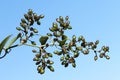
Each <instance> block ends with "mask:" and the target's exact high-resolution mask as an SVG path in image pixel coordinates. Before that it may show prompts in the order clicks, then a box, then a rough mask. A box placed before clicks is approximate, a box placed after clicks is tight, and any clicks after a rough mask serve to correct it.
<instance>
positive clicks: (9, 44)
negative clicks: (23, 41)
mask: <svg viewBox="0 0 120 80" xmlns="http://www.w3.org/2000/svg"><path fill="white" fill-rule="evenodd" d="M20 36H21V33H19V34H18V35H17V36H16V37H14V38H13V39H12V40H11V41H10V42H9V43H8V45H7V46H6V49H7V48H9V47H10V46H11V45H12V44H13V43H14V42H15V41H16V40H17V39H18V38H19V37H20Z"/></svg>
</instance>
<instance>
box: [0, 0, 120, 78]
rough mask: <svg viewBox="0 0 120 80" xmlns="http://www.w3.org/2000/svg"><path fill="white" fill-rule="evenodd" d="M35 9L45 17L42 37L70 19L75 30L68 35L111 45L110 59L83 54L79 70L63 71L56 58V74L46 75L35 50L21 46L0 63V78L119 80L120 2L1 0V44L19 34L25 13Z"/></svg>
mask: <svg viewBox="0 0 120 80" xmlns="http://www.w3.org/2000/svg"><path fill="white" fill-rule="evenodd" d="M28 9H33V10H34V11H35V12H36V13H38V14H44V15H45V18H44V19H43V20H42V21H41V22H42V25H41V27H40V29H41V30H40V31H41V34H45V32H47V29H49V27H51V24H52V22H54V21H55V19H56V18H57V17H59V16H60V15H61V16H63V17H65V16H66V15H68V16H70V21H71V25H72V27H73V29H72V30H71V31H68V32H67V33H66V34H67V35H69V36H72V35H74V34H75V35H77V36H79V35H83V36H84V37H85V38H86V40H88V41H95V40H100V44H99V46H102V45H109V46H110V52H109V53H108V54H109V55H110V57H111V59H110V60H106V59H98V61H94V60H93V57H94V53H92V52H91V53H90V54H89V55H87V56H86V55H82V54H81V55H80V57H79V58H78V59H76V60H77V62H76V63H77V67H76V68H72V67H71V66H70V67H68V68H64V67H63V66H61V65H60V62H59V60H57V58H58V57H54V60H56V61H55V62H56V63H55V65H54V66H55V72H54V73H52V72H50V71H49V70H46V73H45V74H44V75H40V74H38V73H37V70H36V67H37V66H35V63H34V62H33V61H32V59H33V57H34V54H33V53H32V52H31V50H32V49H33V48H29V47H25V46H22V47H18V48H16V49H13V50H12V52H11V53H9V54H8V55H7V56H6V57H5V58H4V59H2V60H0V79H2V80H75V79H76V80H113V79H114V80H120V77H119V74H120V62H119V56H120V54H119V50H120V48H119V44H120V41H119V39H120V38H119V34H120V1H119V0H84V1H83V0H74V1H73V0H50V1H47V0H20V1H16V0H2V1H1V2H0V10H1V11H0V18H1V19H0V28H1V29H0V41H1V40H2V39H3V38H4V37H6V36H7V35H8V34H13V36H15V35H17V31H16V29H15V28H16V27H17V26H19V22H20V19H21V18H22V17H23V14H24V13H26V12H27V11H28Z"/></svg>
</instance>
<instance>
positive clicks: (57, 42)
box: [0, 9, 110, 74]
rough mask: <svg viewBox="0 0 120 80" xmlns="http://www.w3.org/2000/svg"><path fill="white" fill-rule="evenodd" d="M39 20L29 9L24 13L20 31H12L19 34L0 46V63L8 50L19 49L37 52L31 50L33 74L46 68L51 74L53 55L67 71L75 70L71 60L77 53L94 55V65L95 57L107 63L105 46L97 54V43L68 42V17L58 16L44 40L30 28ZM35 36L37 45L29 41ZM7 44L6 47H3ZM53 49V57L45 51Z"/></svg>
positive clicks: (73, 61) (69, 27)
mask: <svg viewBox="0 0 120 80" xmlns="http://www.w3.org/2000/svg"><path fill="white" fill-rule="evenodd" d="M43 18H44V15H43V14H41V15H37V14H36V13H34V12H33V11H32V10H31V9H29V10H28V13H26V14H24V18H22V19H21V22H20V27H16V29H17V30H18V31H19V33H18V35H17V36H16V37H14V38H13V39H12V40H10V41H9V42H8V40H9V38H10V37H11V35H9V36H7V37H6V38H5V39H4V40H3V41H2V42H1V43H0V55H1V52H2V50H4V51H5V54H4V55H3V56H1V57H0V59H2V58H4V57H5V56H6V54H7V53H9V52H10V51H11V49H12V48H15V47H18V46H22V45H26V46H31V47H35V48H37V49H38V50H32V52H33V53H35V57H34V58H33V61H35V62H36V65H37V71H38V73H40V74H44V72H45V69H46V68H48V69H49V70H50V71H52V72H54V67H53V66H52V64H54V61H52V60H51V59H50V58H52V57H53V55H58V56H60V61H61V65H63V66H64V67H68V66H69V65H70V64H71V65H72V66H73V67H74V68H75V67H76V60H75V59H76V58H77V57H78V56H79V55H80V53H83V54H84V55H88V54H89V53H90V51H94V53H95V56H94V60H95V61H96V60H97V59H98V56H99V57H100V58H103V57H105V58H106V59H110V57H109V56H108V55H107V52H109V47H108V46H102V47H101V49H100V50H97V45H98V44H99V40H96V41H95V42H87V41H86V39H85V38H84V36H79V37H76V36H75V35H73V36H72V38H71V39H70V38H69V37H68V36H67V35H66V34H65V33H64V32H65V31H67V30H71V29H72V27H71V25H70V21H69V17H68V16H66V17H65V18H63V17H62V16H59V18H57V19H56V22H54V23H52V27H50V28H49V30H50V32H48V33H46V35H44V36H43V35H41V34H39V31H38V30H37V29H36V28H35V27H33V25H34V24H35V23H36V24H37V25H40V24H41V22H40V20H41V19H43ZM36 35H37V36H38V37H39V39H38V41H39V43H40V44H37V42H36V41H34V40H32V38H33V37H35V36H36ZM17 40H19V41H20V43H18V44H15V45H13V44H14V43H15V42H16V41H17ZM7 42H8V44H7V45H6V43H7ZM54 46H55V47H56V50H55V51H54V52H53V53H50V52H48V51H47V50H46V49H47V48H48V47H54ZM98 53H99V54H98Z"/></svg>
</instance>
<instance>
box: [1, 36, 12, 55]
mask: <svg viewBox="0 0 120 80" xmlns="http://www.w3.org/2000/svg"><path fill="white" fill-rule="evenodd" d="M11 36H12V35H9V36H7V37H6V38H5V39H4V40H3V41H2V42H1V43H0V54H1V51H2V49H3V48H4V46H5V44H6V43H7V41H8V40H9V38H10V37H11Z"/></svg>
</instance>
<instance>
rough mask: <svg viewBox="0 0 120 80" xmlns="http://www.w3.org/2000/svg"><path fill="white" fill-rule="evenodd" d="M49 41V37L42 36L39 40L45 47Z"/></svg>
mask: <svg viewBox="0 0 120 80" xmlns="http://www.w3.org/2000/svg"><path fill="white" fill-rule="evenodd" d="M47 40H48V36H42V37H40V39H39V41H40V43H41V45H44V44H45V43H46V42H47Z"/></svg>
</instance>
